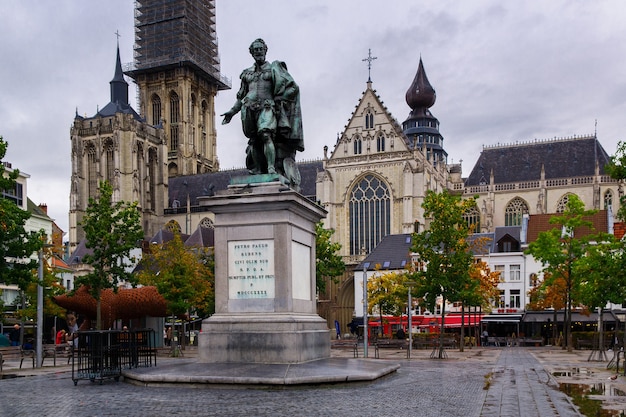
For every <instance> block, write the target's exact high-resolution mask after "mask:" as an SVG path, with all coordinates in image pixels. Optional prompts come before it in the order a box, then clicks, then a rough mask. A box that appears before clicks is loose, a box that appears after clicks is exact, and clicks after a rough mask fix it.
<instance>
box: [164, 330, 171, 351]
mask: <svg viewBox="0 0 626 417" xmlns="http://www.w3.org/2000/svg"><path fill="white" fill-rule="evenodd" d="M171 345H172V328H171V327H168V328H167V330H166V331H165V346H171Z"/></svg>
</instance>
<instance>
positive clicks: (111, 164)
mask: <svg viewBox="0 0 626 417" xmlns="http://www.w3.org/2000/svg"><path fill="white" fill-rule="evenodd" d="M105 152H106V162H105V163H106V179H107V181H108V182H109V184H111V186H114V184H115V149H114V146H113V142H111V141H108V142H107V143H106V145H105Z"/></svg>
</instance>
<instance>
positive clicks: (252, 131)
mask: <svg viewBox="0 0 626 417" xmlns="http://www.w3.org/2000/svg"><path fill="white" fill-rule="evenodd" d="M266 53H267V45H266V44H265V42H264V41H263V39H256V40H255V41H254V42H252V44H251V45H250V54H251V55H252V57H253V58H254V61H255V62H254V65H253V66H252V67H250V68H247V69H245V70H243V72H242V73H241V76H240V77H239V78H240V79H241V88H240V89H239V91H238V92H237V101H236V102H235V104H234V105H233V107H232V108H231V109H230V110H228V111H227V112H226V113H224V114H222V116H224V120H223V121H222V124H227V123H229V122H230V120H231V119H232V118H233V116H234V115H235V114H237V113H238V112H239V111H241V124H242V125H243V133H244V135H246V137H247V138H248V146H247V148H246V167H247V168H248V170H249V172H250V174H253V175H256V174H280V175H282V176H283V177H285V178H286V179H287V180H288V182H289V186H290V187H291V188H293V189H295V190H296V191H299V189H300V172H299V171H298V167H297V166H296V161H295V157H296V151H300V152H302V151H304V140H303V137H302V114H301V111H300V89H299V88H298V85H297V84H296V83H295V81H294V80H293V78H292V77H291V75H290V74H289V72H288V71H287V65H286V64H285V63H284V62H282V61H274V62H272V63H269V62H267V61H266V60H265V55H266Z"/></svg>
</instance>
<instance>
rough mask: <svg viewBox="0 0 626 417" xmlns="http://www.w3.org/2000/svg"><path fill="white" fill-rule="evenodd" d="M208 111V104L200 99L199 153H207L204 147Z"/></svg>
mask: <svg viewBox="0 0 626 417" xmlns="http://www.w3.org/2000/svg"><path fill="white" fill-rule="evenodd" d="M208 111H209V105H208V104H207V102H206V101H204V100H203V101H202V137H201V139H200V154H201V155H208V150H207V147H206V131H207V114H208Z"/></svg>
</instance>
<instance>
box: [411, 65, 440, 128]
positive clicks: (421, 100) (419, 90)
mask: <svg viewBox="0 0 626 417" xmlns="http://www.w3.org/2000/svg"><path fill="white" fill-rule="evenodd" d="M405 98H406V104H408V105H409V107H410V108H411V110H412V111H411V116H418V115H422V114H424V110H425V109H428V108H430V107H432V106H433V105H434V104H435V100H436V99H437V94H436V93H435V89H434V88H433V86H432V85H430V82H429V81H428V77H426V71H424V64H423V63H422V57H420V63H419V66H418V67H417V74H415V78H414V79H413V82H412V83H411V86H410V87H409V89H408V90H407V92H406V95H405Z"/></svg>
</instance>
